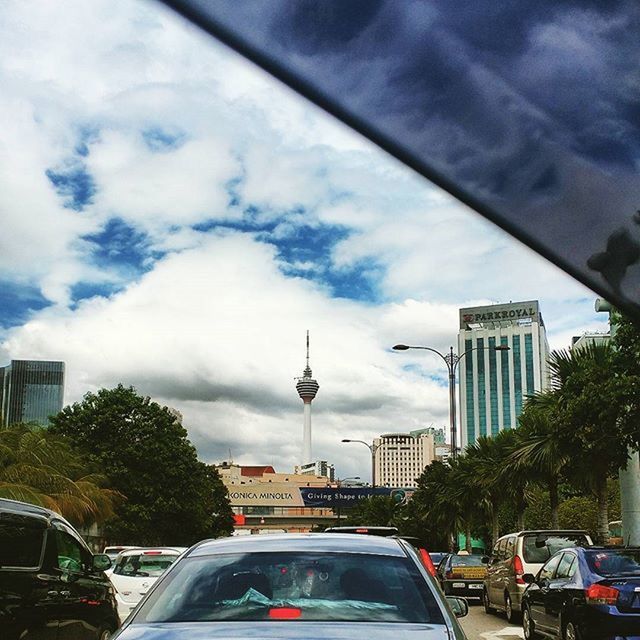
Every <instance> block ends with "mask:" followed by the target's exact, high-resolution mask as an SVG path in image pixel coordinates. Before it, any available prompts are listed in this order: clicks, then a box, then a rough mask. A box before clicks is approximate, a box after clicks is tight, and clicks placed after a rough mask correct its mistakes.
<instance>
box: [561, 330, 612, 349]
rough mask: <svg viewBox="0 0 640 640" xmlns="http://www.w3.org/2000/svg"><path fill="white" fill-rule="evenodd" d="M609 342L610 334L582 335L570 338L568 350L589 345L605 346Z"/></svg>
mask: <svg viewBox="0 0 640 640" xmlns="http://www.w3.org/2000/svg"><path fill="white" fill-rule="evenodd" d="M609 340H611V334H610V333H595V332H592V333H583V334H582V335H581V336H573V338H571V347H570V349H572V350H573V349H581V348H582V347H584V346H586V345H589V344H607V343H608V342H609Z"/></svg>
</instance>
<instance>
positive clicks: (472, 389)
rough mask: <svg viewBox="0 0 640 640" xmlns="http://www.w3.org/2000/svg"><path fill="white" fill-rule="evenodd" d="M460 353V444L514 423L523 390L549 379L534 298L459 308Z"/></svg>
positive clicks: (543, 385)
mask: <svg viewBox="0 0 640 640" xmlns="http://www.w3.org/2000/svg"><path fill="white" fill-rule="evenodd" d="M496 347H498V348H500V347H501V348H502V349H504V350H502V351H500V350H496ZM505 347H508V350H506V349H505ZM458 353H459V354H460V355H461V360H460V364H459V380H460V403H459V405H460V418H459V420H458V425H459V426H458V445H459V447H460V448H461V449H464V448H465V447H466V446H467V445H468V444H470V443H473V442H475V441H476V440H477V439H478V437H479V436H494V435H496V434H497V433H499V432H500V431H503V430H505V429H515V428H516V427H517V426H518V416H519V415H520V413H522V407H523V404H524V401H525V399H526V396H527V395H528V394H532V393H534V392H535V391H541V390H543V389H546V388H547V387H548V385H549V368H548V363H547V360H548V357H549V344H548V342H547V334H546V330H545V326H544V321H543V320H542V315H541V314H540V309H539V306H538V302H537V301H526V302H515V303H509V304H497V305H490V306H485V307H470V308H466V309H460V332H459V333H458ZM462 354H466V355H464V356H463V355H462Z"/></svg>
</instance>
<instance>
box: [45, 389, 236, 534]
mask: <svg viewBox="0 0 640 640" xmlns="http://www.w3.org/2000/svg"><path fill="white" fill-rule="evenodd" d="M50 430H51V431H52V432H53V433H57V434H61V435H64V436H66V437H67V438H69V440H70V441H71V442H72V443H73V445H74V446H75V447H76V448H77V449H78V450H79V451H80V452H81V453H82V454H83V455H84V456H86V458H87V460H88V461H89V462H90V463H91V464H92V465H93V466H94V467H95V468H96V469H100V470H101V471H103V472H104V473H106V474H107V475H108V476H109V478H110V479H111V481H112V483H113V486H114V488H115V489H117V490H118V491H120V492H121V493H122V494H124V495H125V496H126V497H127V500H126V502H124V503H123V504H121V505H119V506H118V507H117V510H116V516H115V517H114V518H112V519H110V520H109V521H108V522H107V523H106V526H105V533H106V535H107V537H109V538H110V539H111V540H114V541H118V542H121V543H135V544H153V545H159V544H173V545H190V544H192V543H194V542H196V541H197V540H200V539H202V538H207V537H215V536H219V535H225V534H229V533H230V532H231V530H232V527H233V524H232V513H231V508H230V505H229V499H228V495H227V492H226V489H225V487H224V485H223V484H222V481H221V480H220V477H219V475H218V473H217V471H216V470H215V469H214V468H212V467H209V466H207V465H206V464H204V463H203V462H200V461H199V460H198V458H197V455H196V451H195V449H194V447H193V446H192V444H191V443H190V442H189V440H188V439H187V432H186V430H185V429H184V428H183V427H182V425H181V424H179V423H178V422H177V421H176V418H175V416H174V415H172V414H171V413H170V412H169V411H168V410H167V408H166V407H161V406H160V405H158V404H157V403H155V402H152V401H151V400H150V399H149V398H145V397H142V396H140V395H138V394H137V393H136V391H135V389H134V388H133V387H129V388H125V387H124V386H122V385H118V386H117V387H116V388H115V389H110V390H109V389H101V390H100V391H98V393H97V394H94V393H87V394H86V395H85V397H84V400H83V401H82V402H80V403H75V404H73V405H71V406H68V407H65V408H64V409H63V410H62V411H61V412H60V413H59V414H58V415H57V416H55V417H54V418H53V419H52V420H51V426H50Z"/></svg>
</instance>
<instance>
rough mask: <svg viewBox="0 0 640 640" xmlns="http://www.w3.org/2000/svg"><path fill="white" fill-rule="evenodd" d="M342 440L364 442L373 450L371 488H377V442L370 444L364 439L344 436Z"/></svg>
mask: <svg viewBox="0 0 640 640" xmlns="http://www.w3.org/2000/svg"><path fill="white" fill-rule="evenodd" d="M342 442H359V443H360V444H363V445H364V446H365V447H367V449H369V451H370V452H371V488H372V489H375V486H376V451H377V450H378V446H379V445H377V444H376V443H375V442H372V443H371V444H369V443H368V442H365V441H364V440H350V439H349V438H344V439H343V440H342Z"/></svg>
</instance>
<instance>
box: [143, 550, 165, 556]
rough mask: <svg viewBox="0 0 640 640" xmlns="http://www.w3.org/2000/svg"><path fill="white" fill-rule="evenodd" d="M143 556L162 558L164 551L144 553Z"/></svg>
mask: <svg viewBox="0 0 640 640" xmlns="http://www.w3.org/2000/svg"><path fill="white" fill-rule="evenodd" d="M142 555H145V556H161V555H162V551H143V552H142Z"/></svg>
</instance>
